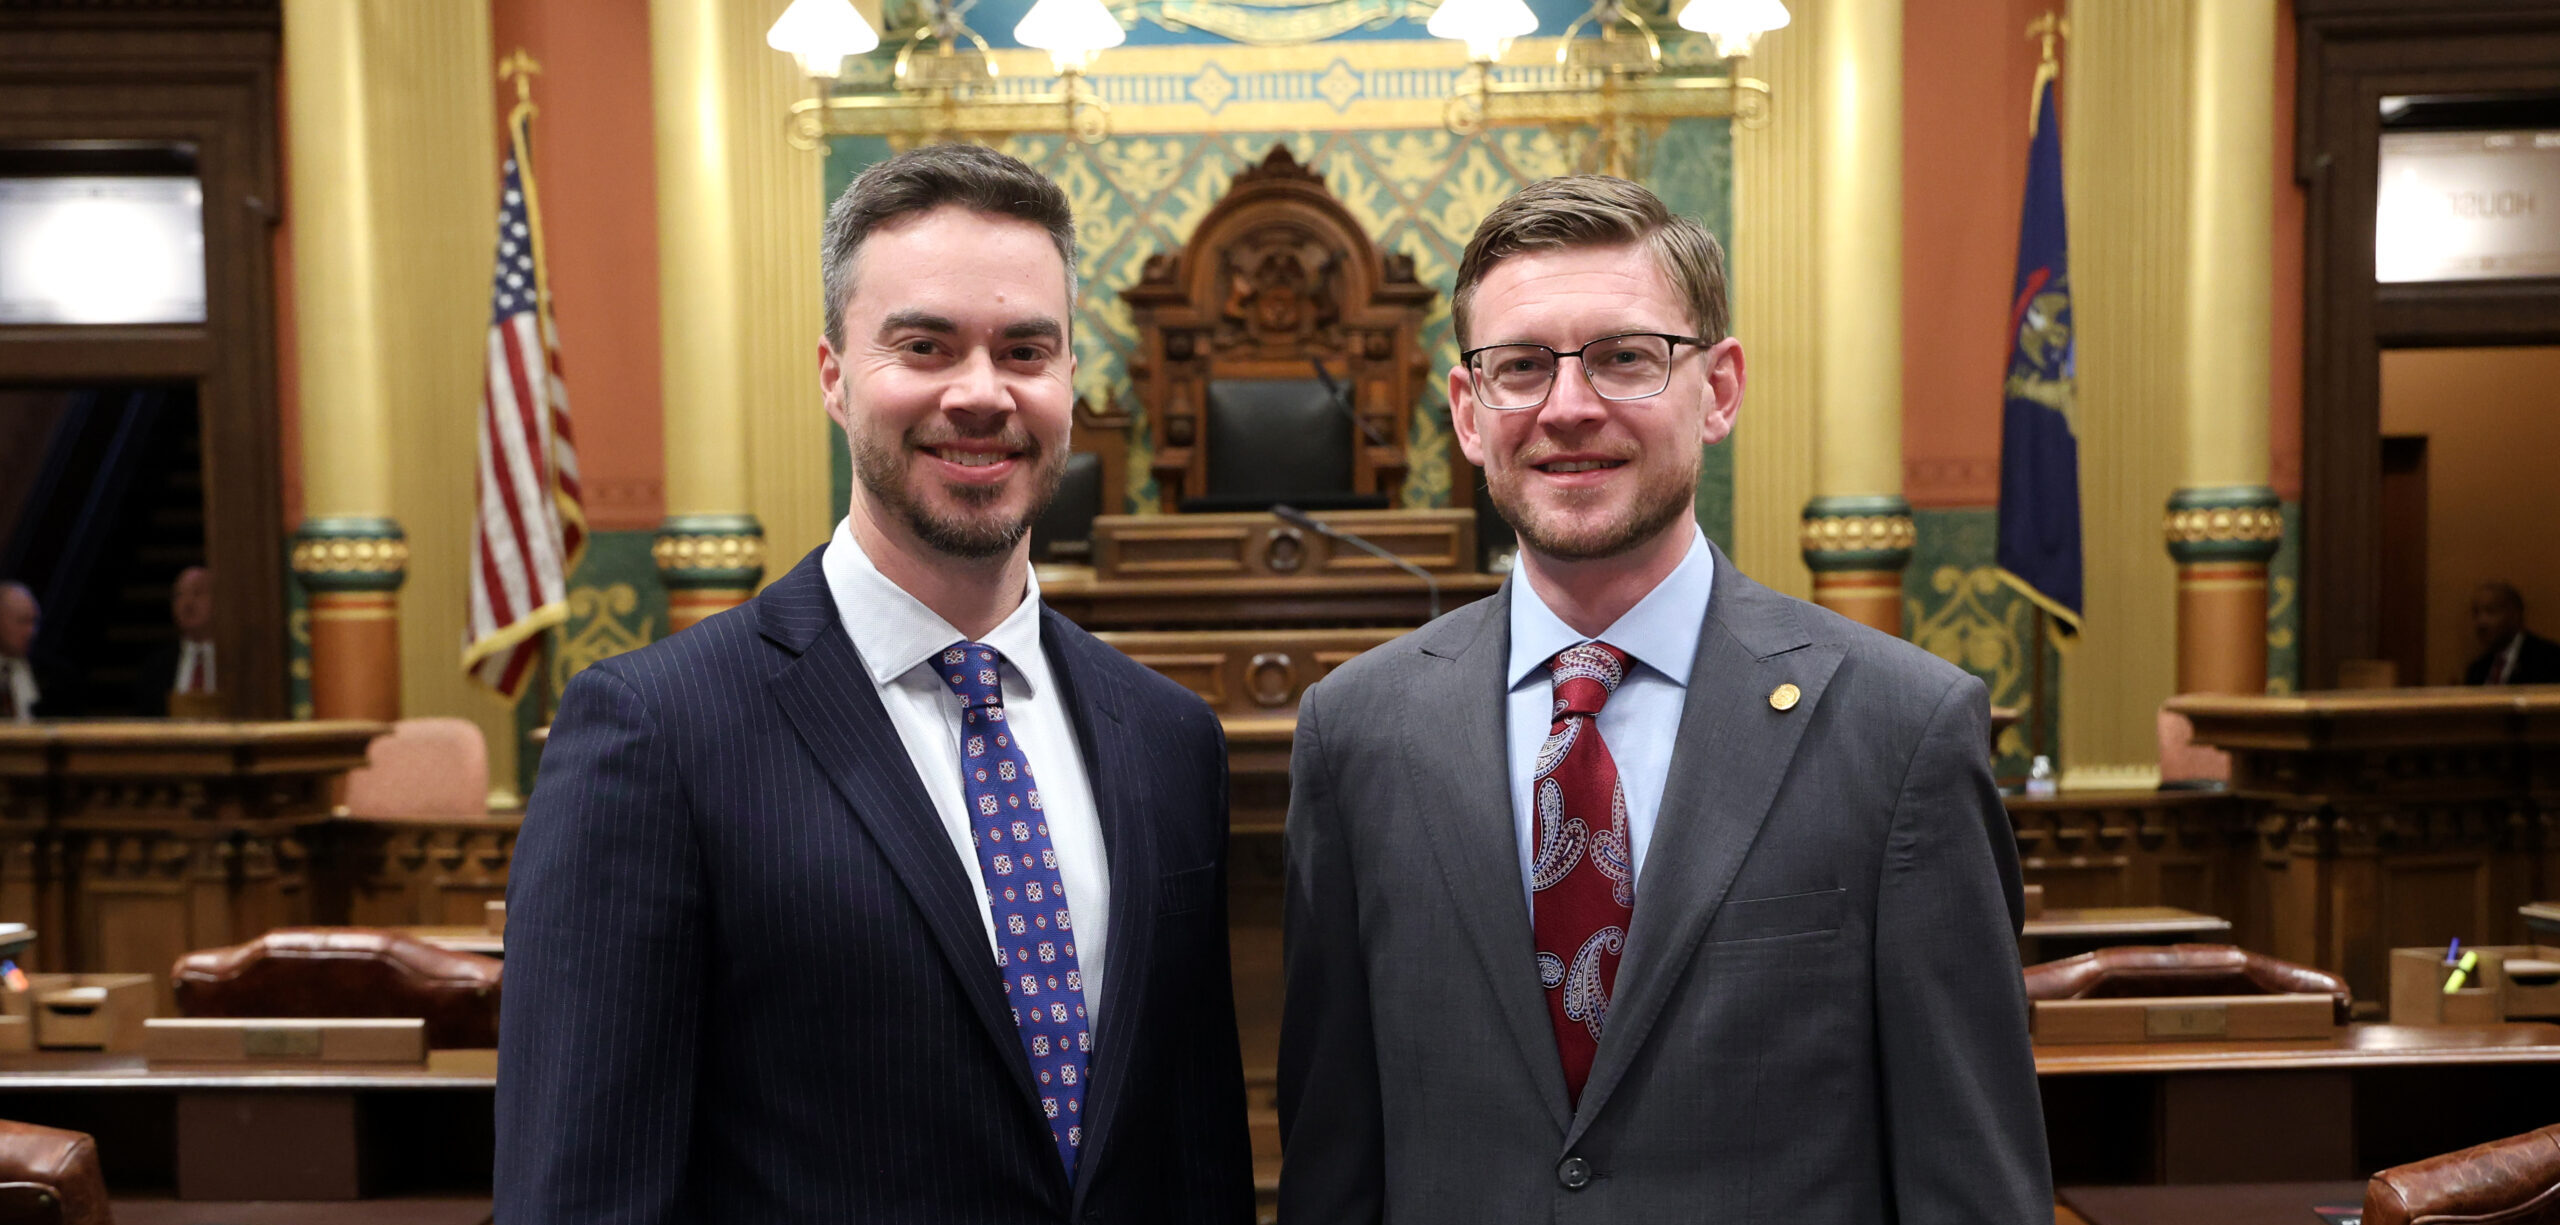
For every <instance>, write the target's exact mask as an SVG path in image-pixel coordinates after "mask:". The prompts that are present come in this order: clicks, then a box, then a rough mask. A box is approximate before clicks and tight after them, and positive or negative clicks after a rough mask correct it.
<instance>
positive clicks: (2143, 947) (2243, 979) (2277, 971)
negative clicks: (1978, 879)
mask: <svg viewBox="0 0 2560 1225" xmlns="http://www.w3.org/2000/svg"><path fill="white" fill-rule="evenodd" d="M2287 994H2303V995H2326V996H2328V997H2329V998H2330V999H2331V1000H2333V1001H2335V1002H2336V1004H2337V1009H2338V1023H2339V1024H2341V1025H2343V1024H2345V1023H2346V1021H2347V1014H2348V1009H2349V1008H2350V1007H2351V1006H2352V1004H2353V1003H2354V997H2353V996H2352V995H2350V994H2349V993H2348V991H2347V980H2345V979H2343V978H2340V977H2338V976H2337V975H2335V974H2331V973H2329V972H2327V971H2325V970H2315V969H2312V968H2311V967H2310V966H2301V965H2295V964H2293V963H2292V962H2290V961H2278V960H2276V959H2275V958H2273V957H2265V956H2261V955H2259V954H2257V953H2252V952H2249V951H2248V950H2246V949H2240V948H2234V947H2232V946H2231V945H2228V944H2168V945H2158V944H2139V945H2125V946H2121V947H2117V948H2111V949H2099V950H2098V951H2096V952H2094V953H2082V954H2080V955H2079V956H2077V957H2065V958H2063V959H2062V960H2060V961H2048V962H2045V963H2044V964H2042V965H2033V966H2028V967H2027V998H2028V999H2031V1000H2103V999H2138V998H2151V997H2157V996H2182V995H2287Z"/></svg>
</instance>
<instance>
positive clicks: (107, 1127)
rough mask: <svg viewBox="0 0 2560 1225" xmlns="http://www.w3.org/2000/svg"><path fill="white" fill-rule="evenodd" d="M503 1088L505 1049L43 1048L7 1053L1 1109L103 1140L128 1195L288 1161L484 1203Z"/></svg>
mask: <svg viewBox="0 0 2560 1225" xmlns="http://www.w3.org/2000/svg"><path fill="white" fill-rule="evenodd" d="M497 1084H498V1053H497V1052H496V1051H435V1052H431V1053H430V1054H429V1055H428V1057H427V1062H426V1063H425V1064H423V1065H417V1066H358V1065H348V1066H339V1067H328V1066H320V1065H311V1064H298V1065H256V1064H244V1065H229V1064H221V1065H216V1064H196V1065H191V1066H181V1067H170V1066H162V1067H152V1066H150V1065H149V1064H148V1063H147V1062H145V1061H144V1060H143V1059H142V1058H141V1057H140V1056H137V1055H104V1054H97V1053H90V1052H67V1051H39V1052H34V1053H30V1054H15V1055H0V1118H8V1119H16V1120H19V1121H22V1122H28V1123H37V1124H41V1125H44V1126H48V1127H65V1128H70V1129H72V1130H75V1131H85V1132H88V1133H89V1134H90V1135H92V1136H95V1137H96V1138H97V1141H98V1151H99V1153H100V1154H101V1155H102V1157H103V1164H104V1167H105V1172H106V1177H107V1186H108V1189H109V1190H110V1191H112V1192H114V1193H116V1194H117V1195H118V1196H119V1197H123V1196H133V1197H136V1198H140V1199H148V1198H153V1197H166V1196H169V1195H171V1194H172V1193H176V1194H179V1195H185V1194H186V1193H187V1188H188V1187H189V1186H190V1185H191V1184H194V1185H199V1186H202V1185H206V1184H205V1183H204V1182H203V1181H202V1180H203V1178H204V1177H205V1175H206V1172H207V1171H208V1170H210V1171H212V1173H213V1175H214V1176H215V1177H216V1178H220V1177H222V1176H224V1175H227V1174H231V1173H233V1172H235V1171H236V1170H237V1169H238V1168H240V1167H241V1166H242V1165H243V1164H244V1163H250V1162H255V1163H265V1162H269V1161H278V1160H282V1159H286V1158H290V1159H294V1160H296V1161H298V1162H299V1163H300V1164H301V1165H302V1167H303V1169H302V1170H301V1171H300V1173H302V1174H304V1175H307V1176H308V1179H309V1180H310V1182H311V1183H312V1184H313V1185H321V1184H326V1183H328V1182H330V1181H331V1180H332V1179H336V1180H339V1181H340V1182H342V1183H344V1184H347V1185H360V1188H361V1190H362V1192H363V1193H364V1194H366V1195H368V1196H371V1195H387V1196H429V1197H436V1196H443V1197H462V1198H464V1199H472V1198H476V1197H483V1196H486V1195H488V1194H489V1186H490V1177H491V1163H492V1160H493V1157H494V1154H495V1150H496V1144H497V1134H496V1124H495V1119H494V1116H493V1113H492V1111H493V1108H494V1099H495V1096H496V1092H497ZM287 1134H290V1135H291V1136H292V1139H291V1141H280V1139H279V1137H282V1136H285V1135H287ZM359 1171H361V1173H362V1179H361V1180H358V1179H357V1173H358V1172H359ZM206 1198H211V1197H206ZM219 1198H223V1199H232V1198H238V1197H236V1196H228V1195H226V1196H221V1197H219ZM118 1213H119V1215H120V1216H121V1215H122V1206H121V1203H119V1206H118ZM368 1215H370V1214H368ZM180 1219H188V1220H192V1219H194V1218H180ZM259 1219H264V1218H259ZM400 1219H402V1220H406V1219H408V1218H405V1217H403V1218H400ZM418 1219H419V1220H420V1222H421V1225H424V1223H425V1222H427V1221H441V1220H443V1219H445V1218H443V1217H423V1218H418Z"/></svg>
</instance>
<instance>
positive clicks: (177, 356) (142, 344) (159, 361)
mask: <svg viewBox="0 0 2560 1225" xmlns="http://www.w3.org/2000/svg"><path fill="white" fill-rule="evenodd" d="M9 7H10V8H11V9H12V10H13V11H10V12H5V13H0V46H5V47H7V49H8V50H7V53H6V54H5V55H0V143H7V144H29V145H45V144H59V143H64V142H78V141H134V142H141V143H146V144H179V145H186V146H189V147H191V148H192V149H193V150H194V153H195V157H196V164H197V173H198V177H199V178H200V179H201V181H202V183H203V185H204V249H205V306H206V316H205V322H204V323H203V324H201V325H196V326H185V327H26V326H5V327H0V381H7V382H16V383H64V382H86V383H129V382H134V381H137V380H151V381H160V380H167V381H178V382H188V383H193V384H194V385H195V388H196V400H197V404H198V405H199V406H200V408H201V410H202V417H203V423H202V427H201V428H202V431H203V441H204V484H205V534H206V540H205V560H206V561H207V562H208V563H209V564H211V565H212V566H213V568H214V569H215V570H216V571H217V572H218V573H223V574H231V575H240V576H246V577H244V578H243V579H241V580H240V581H232V582H225V583H222V584H221V585H220V586H219V587H218V588H217V589H216V599H215V608H214V622H215V630H214V633H215V640H216V642H217V643H218V644H219V646H220V648H221V653H222V661H223V668H222V670H223V676H224V683H223V692H222V698H223V701H224V702H225V704H226V705H227V706H228V707H229V709H230V713H231V714H232V715H234V716H235V717H242V718H275V717H281V716H282V715H284V713H285V661H284V652H285V607H284V604H285V592H284V585H283V584H282V583H281V582H278V581H275V580H276V579H277V578H278V577H280V576H281V575H283V573H284V545H283V533H282V532H281V531H279V530H278V525H279V524H281V523H282V522H283V518H284V512H283V471H282V458H281V456H282V444H281V440H280V437H279V430H280V426H279V424H278V418H277V412H276V391H275V387H276V371H275V364H276V357H275V290H274V283H273V282H274V263H273V260H272V255H273V253H272V251H271V250H270V249H269V248H270V245H271V238H272V227H273V226H274V224H275V222H276V221H277V219H278V218H279V217H280V216H281V215H282V208H281V193H280V191H279V189H278V182H277V180H278V174H277V149H276V144H277V141H276V108H277V95H276V75H277V72H276V67H277V49H278V42H277V12H276V8H275V6H274V5H273V4H248V3H233V4H203V5H188V6H184V7H175V6H173V7H170V8H166V9H157V10H152V9H146V8H144V7H143V6H129V5H105V4H99V5H86V6H83V5H61V6H58V7H56V8H55V9H54V11H51V12H31V11H26V9H25V6H9Z"/></svg>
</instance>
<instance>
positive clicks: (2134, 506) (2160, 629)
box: [2061, 0, 2266, 788]
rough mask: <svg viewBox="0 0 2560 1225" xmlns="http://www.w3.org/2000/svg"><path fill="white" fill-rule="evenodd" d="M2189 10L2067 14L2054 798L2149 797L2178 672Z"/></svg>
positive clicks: (2161, 7) (2098, 5)
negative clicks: (2069, 471) (2067, 227)
mask: <svg viewBox="0 0 2560 1225" xmlns="http://www.w3.org/2000/svg"><path fill="white" fill-rule="evenodd" d="M2207 2H2209V3H2220V0H2207ZM2186 10H2187V5H2185V4H2166V3H2160V2H2159V0H2074V3H2072V5H2071V7H2070V12H2069V14H2068V16H2069V17H2070V20H2071V35H2072V36H2071V39H2070V41H2069V42H2068V44H2066V50H2065V61H2064V65H2063V75H2062V90H2061V107H2062V113H2063V124H2062V166H2063V192H2064V197H2065V203H2066V205H2067V206H2068V207H2069V209H2070V215H2071V279H2072V294H2073V303H2072V306H2073V310H2072V316H2073V319H2074V321H2075V323H2076V324H2077V326H2078V328H2079V335H2078V337H2077V341H2078V352H2077V358H2078V362H2079V376H2080V377H2079V385H2078V393H2077V397H2076V399H2077V408H2076V411H2075V413H2074V426H2075V430H2076V432H2077V433H2078V435H2079V441H2080V519H2081V549H2082V559H2083V562H2082V564H2083V566H2084V567H2085V575H2086V584H2087V585H2086V588H2085V590H2084V593H2083V596H2084V603H2083V609H2084V611H2085V612H2086V614H2087V619H2086V626H2087V628H2086V629H2085V630H2084V632H2083V633H2082V634H2081V639H2082V642H2081V646H2080V649H2079V650H2077V651H2075V652H2073V653H2072V656H2071V659H2070V663H2069V665H2068V667H2067V668H2066V669H2065V670H2064V678H2063V687H2062V702H2061V717H2062V757H2061V764H2062V766H2063V776H2062V784H2063V786H2064V787H2065V788H2104V787H2119V786H2123V787H2144V786H2151V785H2154V784H2156V782H2157V780H2158V778H2159V733H2158V725H2157V722H2156V715H2155V712H2156V711H2157V709H2158V707H2159V705H2160V702H2161V701H2162V700H2163V699H2165V698H2167V697H2168V696H2169V694H2170V693H2171V692H2172V682H2173V680H2174V678H2175V672H2176V667H2175V665H2176V655H2177V651H2176V644H2175V642H2174V641H2173V636H2172V635H2171V634H2170V633H2169V632H2168V629H2169V627H2170V626H2171V625H2173V624H2175V623H2176V622H2175V618H2176V615H2177V600H2176V590H2175V585H2174V581H2173V575H2172V574H2171V572H2170V568H2169V567H2168V566H2166V565H2164V564H2162V559H2161V556H2160V551H2159V550H2160V546H2159V543H2158V542H2159V534H2158V533H2159V530H2160V498H2161V494H2162V491H2164V490H2167V489H2170V488H2172V487H2173V486H2174V485H2175V484H2176V482H2177V476H2178V469H2179V464H2180V462H2181V460H2182V458H2183V455H2184V445H2183V442H2182V438H2181V435H2182V431H2181V429H2180V425H2179V394H2180V388H2181V381H2180V380H2181V378H2182V377H2183V371H2184V369H2185V365H2184V362H2183V361H2182V360H2181V358H2180V346H2181V344H2182V343H2183V341H2184V339H2185V335H2186V271H2185V270H2186V267H2187V264H2186V262H2185V253H2186V221H2185V216H2186V207H2187V108H2188V106H2189V99H2188V97H2187V63H2186V55H2187V39H2186V35H2187V17H2186ZM2259 169H2260V170H2261V172H2262V173H2263V172H2264V171H2265V169H2266V168H2265V167H2263V166H2261V167H2260V168H2259Z"/></svg>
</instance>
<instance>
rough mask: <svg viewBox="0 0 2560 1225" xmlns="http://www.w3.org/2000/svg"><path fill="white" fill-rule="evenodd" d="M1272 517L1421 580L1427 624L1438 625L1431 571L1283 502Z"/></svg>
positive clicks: (1436, 587) (1437, 584) (1273, 508)
mask: <svg viewBox="0 0 2560 1225" xmlns="http://www.w3.org/2000/svg"><path fill="white" fill-rule="evenodd" d="M1271 513H1272V514H1273V515H1274V516H1277V517H1278V518H1279V520H1280V521H1281V522H1282V523H1286V524H1288V525H1289V526H1291V527H1294V528H1300V529H1303V530H1305V531H1310V532H1314V533H1315V534H1316V535H1319V536H1322V537H1324V538H1325V539H1327V540H1339V541H1341V542H1342V543H1344V544H1347V545H1350V546H1351V547H1352V548H1355V549H1358V550H1360V551H1361V552H1363V553H1366V554H1368V555H1369V556H1371V557H1374V558H1377V559H1378V560H1380V561H1382V562H1385V563H1387V564H1388V565H1391V566H1394V567H1395V568H1397V569H1399V570H1402V571H1404V572H1405V573H1407V574H1410V575H1412V576H1414V577H1415V578H1418V579H1421V580H1422V586H1423V589H1424V590H1426V591H1428V592H1429V593H1430V595H1431V616H1430V620H1433V621H1437V620H1439V619H1440V580H1438V579H1436V578H1433V577H1431V572H1430V571H1428V570H1425V569H1423V568H1422V567H1420V566H1417V565H1415V564H1413V563H1412V562H1409V561H1406V560H1405V559H1403V558H1401V557H1398V556H1396V555H1395V554H1393V553H1390V552H1388V551H1386V550H1385V549H1381V548H1379V547H1378V546H1376V545H1374V544H1371V543H1369V542H1368V541H1367V540H1364V539H1362V538H1361V537H1360V536H1359V535H1358V534H1357V533H1354V532H1346V531H1343V530H1341V529H1339V528H1335V527H1328V526H1326V525H1325V524H1324V523H1322V522H1321V521H1318V520H1316V519H1314V518H1311V517H1310V516H1308V514H1307V512H1305V511H1303V510H1300V509H1298V508H1297V507H1295V506H1291V505H1289V504H1288V503H1286V502H1274V503H1272V505H1271Z"/></svg>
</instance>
